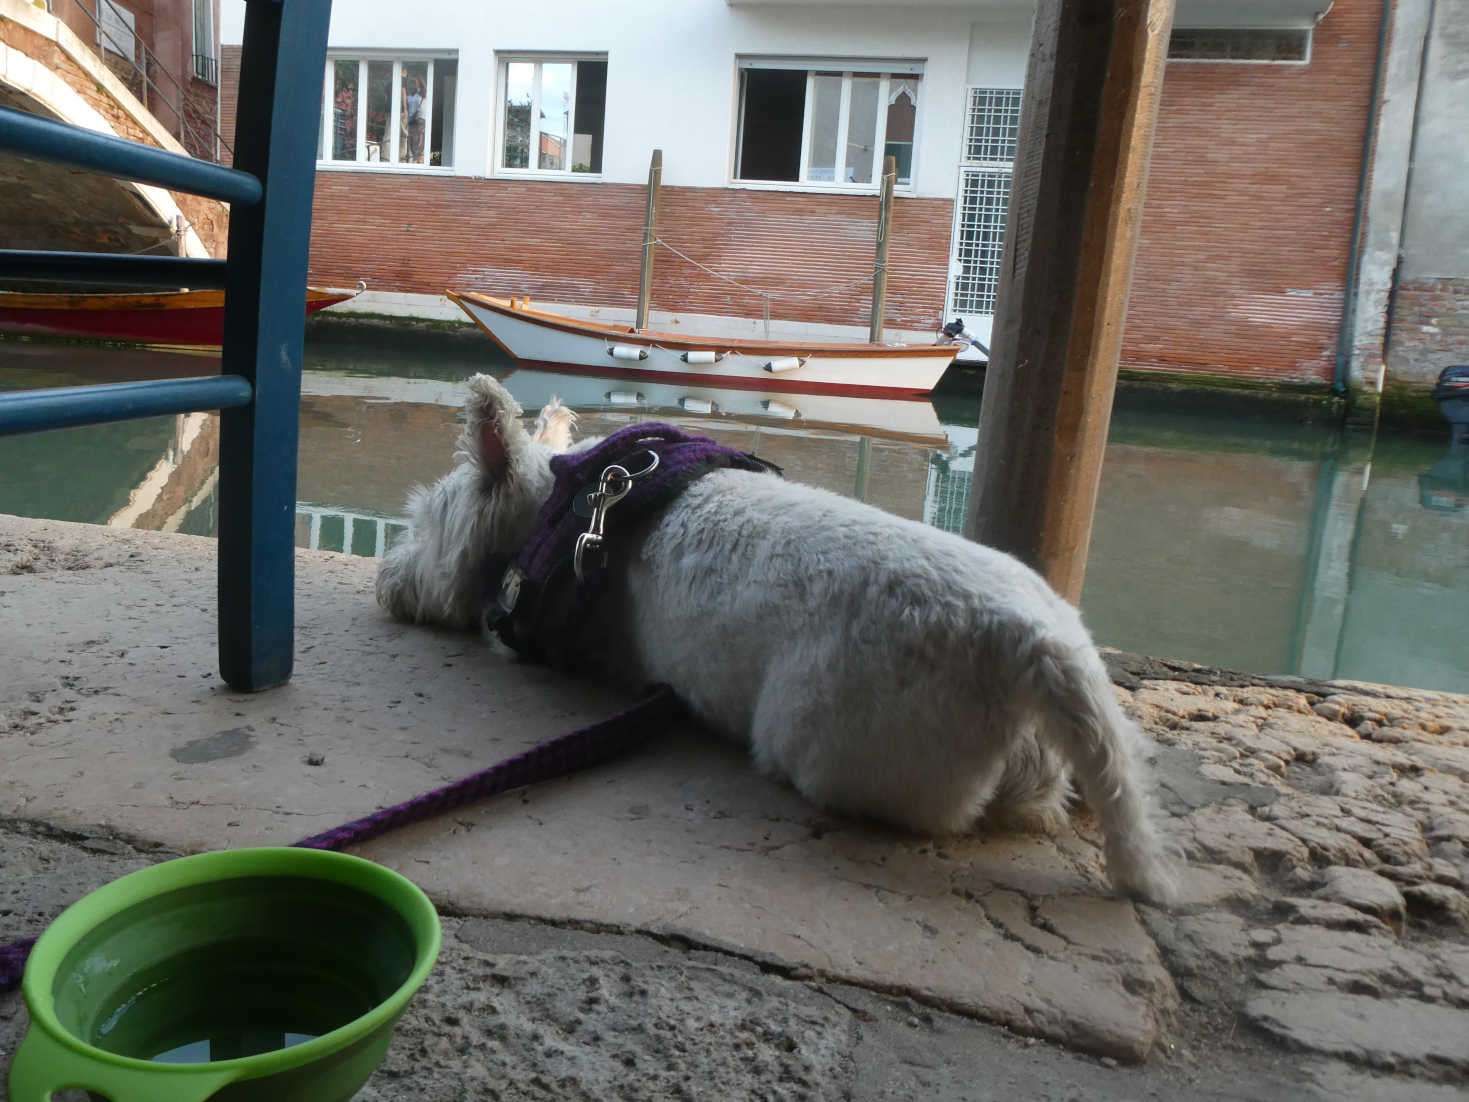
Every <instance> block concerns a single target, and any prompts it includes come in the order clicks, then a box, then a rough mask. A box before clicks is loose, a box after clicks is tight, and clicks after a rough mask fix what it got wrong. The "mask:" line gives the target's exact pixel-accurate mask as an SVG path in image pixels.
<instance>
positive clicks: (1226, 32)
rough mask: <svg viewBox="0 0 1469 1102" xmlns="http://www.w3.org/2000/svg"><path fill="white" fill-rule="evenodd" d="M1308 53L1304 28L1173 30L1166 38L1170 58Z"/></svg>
mask: <svg viewBox="0 0 1469 1102" xmlns="http://www.w3.org/2000/svg"><path fill="white" fill-rule="evenodd" d="M1310 55H1311V32H1310V31H1309V30H1305V29H1293V30H1291V29H1282V30H1244V29H1241V28H1238V27H1227V28H1224V29H1219V30H1176V31H1174V32H1173V34H1172V35H1171V36H1170V37H1169V39H1168V59H1169V60H1170V61H1256V62H1272V61H1273V62H1291V61H1294V62H1305V61H1309V60H1310Z"/></svg>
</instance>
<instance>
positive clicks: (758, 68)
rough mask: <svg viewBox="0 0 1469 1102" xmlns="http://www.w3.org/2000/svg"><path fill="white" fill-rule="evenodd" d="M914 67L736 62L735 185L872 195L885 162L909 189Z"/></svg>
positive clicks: (917, 73) (916, 88)
mask: <svg viewBox="0 0 1469 1102" xmlns="http://www.w3.org/2000/svg"><path fill="white" fill-rule="evenodd" d="M921 68H922V67H921V65H919V64H918V63H914V62H897V61H871V60H855V59H850V60H844V59H839V60H832V61H801V60H792V59H768V60H767V59H746V60H741V62H740V120H739V133H738V143H739V144H738V148H737V150H736V155H735V179H736V180H738V181H740V182H749V183H791V184H808V185H815V186H820V187H830V188H834V189H842V190H858V191H872V190H876V188H877V185H878V182H879V181H880V179H881V176H882V164H883V158H885V157H889V156H891V157H894V158H896V160H897V165H898V185H899V186H902V187H908V186H912V182H913V156H914V140H915V134H916V131H917V120H918V100H919V94H920V87H921V84H922V79H923V74H922V71H921Z"/></svg>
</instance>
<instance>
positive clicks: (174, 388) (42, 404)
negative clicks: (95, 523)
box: [0, 375, 255, 436]
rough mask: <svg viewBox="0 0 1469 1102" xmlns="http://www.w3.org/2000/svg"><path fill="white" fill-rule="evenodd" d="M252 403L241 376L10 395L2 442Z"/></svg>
mask: <svg viewBox="0 0 1469 1102" xmlns="http://www.w3.org/2000/svg"><path fill="white" fill-rule="evenodd" d="M254 397H255V388H254V387H253V386H251V384H250V380H249V379H246V378H243V377H242V376H239V375H202V376H199V377H197V378H192V379H149V380H146V381H143V382H133V383H101V384H99V385H96V386H62V387H50V388H47V389H45V390H24V391H20V392H19V393H10V394H7V395H6V396H5V401H4V402H0V436H13V435H18V434H19V433H23V432H45V431H46V430H48V429H69V428H76V427H78V426H80V425H101V424H105V423H107V422H109V421H132V420H135V419H137V418H139V417H158V416H160V415H163V414H170V413H192V412H193V411H195V410H202V409H235V408H236V407H238V406H248V405H249V404H250V402H251V401H252V400H253V399H254Z"/></svg>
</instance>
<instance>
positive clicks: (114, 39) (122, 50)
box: [97, 0, 138, 63]
mask: <svg viewBox="0 0 1469 1102" xmlns="http://www.w3.org/2000/svg"><path fill="white" fill-rule="evenodd" d="M101 3H102V21H101V22H100V23H98V24H97V41H98V42H99V43H100V44H101V46H102V49H103V50H111V51H112V52H113V53H115V54H117V55H119V56H121V57H125V58H127V59H128V60H129V61H133V62H135V63H136V59H137V54H138V39H137V35H136V34H135V33H134V32H135V30H136V28H137V22H138V21H137V17H136V16H134V15H133V13H132V12H131V11H129V10H128V9H127V8H125V7H123V6H122V5H121V4H117V3H114V2H113V0H101Z"/></svg>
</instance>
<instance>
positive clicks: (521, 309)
mask: <svg viewBox="0 0 1469 1102" xmlns="http://www.w3.org/2000/svg"><path fill="white" fill-rule="evenodd" d="M444 294H445V295H447V296H448V298H449V299H450V301H452V302H454V303H455V304H456V305H458V306H459V307H460V308H461V309H463V304H464V302H472V303H473V304H474V305H476V306H479V307H482V308H483V309H486V310H490V311H493V312H494V313H496V314H500V315H502V316H504V317H508V318H517V319H520V320H521V321H525V322H529V323H531V324H534V325H539V326H542V327H543V328H546V329H556V330H559V331H560V332H563V333H570V334H572V335H574V336H579V337H593V338H596V339H597V340H602V341H607V342H609V343H615V344H631V345H644V346H649V347H653V346H657V347H660V348H668V349H673V350H678V351H689V352H704V351H711V350H712V351H714V352H741V353H745V354H748V355H754V356H772V357H774V356H782V355H785V356H790V355H801V354H803V353H804V354H806V355H827V356H839V357H842V358H847V359H864V358H867V357H884V358H889V357H895V358H905V357H909V356H913V357H918V358H926V357H930V356H932V357H940V356H943V357H947V358H949V359H953V357H954V353H955V349H954V345H953V344H932V345H929V344H867V343H861V344H856V343H853V344H844V343H841V342H819V341H788V342H780V341H763V340H752V339H750V338H745V337H702V338H700V337H689V336H686V335H684V334H681V333H663V332H658V331H655V330H651V329H645V330H643V331H642V332H637V333H635V332H632V331H631V330H629V329H624V328H619V327H618V326H615V325H605V324H602V323H601V322H593V321H585V322H584V321H578V320H576V319H575V318H568V317H566V316H564V315H562V314H552V313H548V312H547V311H544V310H534V309H532V308H530V307H528V306H519V305H514V301H515V300H513V299H502V298H491V297H490V296H489V295H483V294H480V293H479V292H477V291H450V290H446V291H445V292H444ZM465 313H466V314H470V316H471V317H473V316H474V315H473V314H472V313H471V312H470V311H468V310H465ZM474 320H475V324H476V325H478V326H479V327H480V328H481V329H483V330H484V331H485V332H486V333H488V334H489V336H490V338H491V339H492V340H494V342H495V343H496V344H497V345H499V346H500V347H501V348H502V349H504V350H505V352H506V354H508V355H510V356H514V355H515V354H514V353H513V352H511V351H510V349H508V348H506V347H505V343H504V342H503V341H501V340H500V339H499V338H498V337H496V336H495V334H494V333H491V332H490V330H489V329H488V328H487V327H486V326H485V325H484V323H483V322H481V321H479V319H478V318H475V319H474ZM516 358H517V359H518V358H519V357H516ZM617 370H618V371H619V373H625V372H627V369H626V368H624V367H623V366H622V365H620V364H619V365H618V368H617ZM658 374H659V376H660V377H666V376H667V373H666V372H660V373H658ZM692 377H696V378H707V375H705V376H692ZM822 389H823V390H824V389H829V388H828V387H827V386H826V385H824V384H823V385H822ZM863 389H866V390H871V389H873V388H871V387H867V388H863ZM899 391H902V392H904V393H911V391H903V390H902V388H894V392H895V393H897V392H899Z"/></svg>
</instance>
